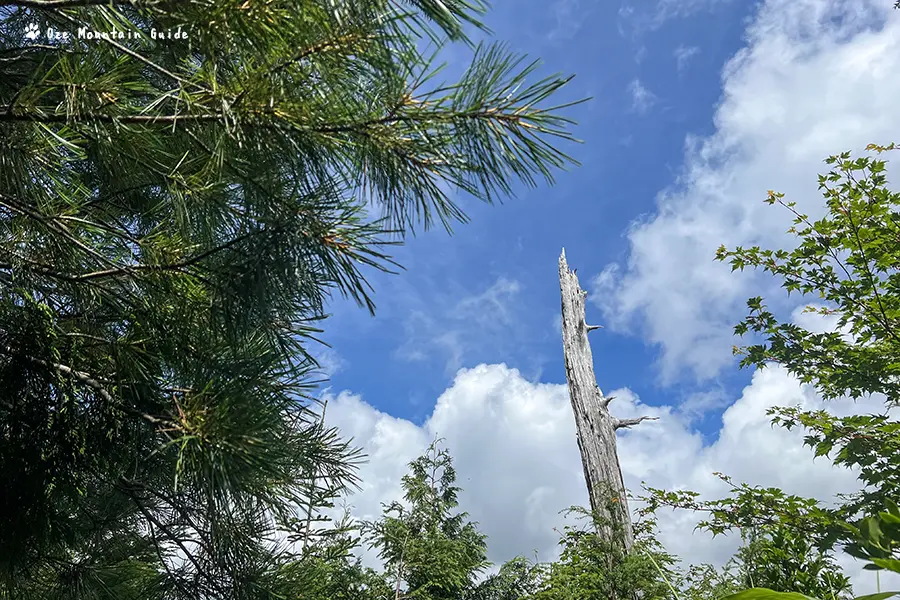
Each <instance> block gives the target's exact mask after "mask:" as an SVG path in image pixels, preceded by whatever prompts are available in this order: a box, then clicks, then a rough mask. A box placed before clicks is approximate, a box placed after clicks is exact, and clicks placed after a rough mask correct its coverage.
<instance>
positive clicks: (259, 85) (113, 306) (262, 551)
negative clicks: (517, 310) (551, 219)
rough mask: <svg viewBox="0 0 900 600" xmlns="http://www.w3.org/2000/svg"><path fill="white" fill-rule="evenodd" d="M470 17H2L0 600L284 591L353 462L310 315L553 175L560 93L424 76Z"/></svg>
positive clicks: (215, 1)
mask: <svg viewBox="0 0 900 600" xmlns="http://www.w3.org/2000/svg"><path fill="white" fill-rule="evenodd" d="M483 9H484V4H483V3H482V2H480V1H479V0H445V1H443V2H439V1H437V0H415V1H413V2H399V1H396V0H365V1H360V2H333V1H332V0H273V1H269V2H253V1H251V2H246V1H245V0H185V1H183V2H108V1H106V0H103V1H101V0H87V1H85V0H71V1H69V0H60V1H56V0H54V1H53V2H40V1H38V2H34V1H28V2H25V1H22V2H17V1H16V0H11V1H8V2H2V3H0V225H2V226H0V468H2V469H3V476H4V480H5V481H6V482H7V483H8V485H4V486H2V489H0V509H2V511H3V516H2V519H0V598H13V597H14V598H16V599H17V600H30V599H32V598H35V599H37V598H40V599H45V598H57V597H66V598H106V597H116V598H129V597H134V598H146V599H150V600H152V599H154V598H156V599H162V598H167V599H175V600H177V599H181V598H201V599H203V600H206V599H224V598H228V599H236V600H240V599H245V598H263V597H277V596H278V595H279V594H280V595H281V597H296V596H297V595H298V594H301V593H302V591H303V590H304V589H306V588H307V586H312V584H311V583H310V579H309V578H308V577H307V575H305V574H309V573H314V572H320V571H321V570H317V567H316V566H315V565H316V564H319V563H317V562H316V561H319V559H318V558H315V556H316V555H315V554H314V553H312V552H313V551H312V549H311V548H314V547H315V544H312V546H310V545H309V544H311V543H312V542H316V541H317V540H319V539H320V538H321V537H322V536H323V535H325V534H326V533H327V531H328V530H329V529H332V527H331V526H330V525H328V524H327V523H326V524H324V525H323V524H322V523H321V518H320V515H321V512H322V510H323V509H325V508H328V507H329V506H330V503H331V502H332V500H333V499H334V498H335V497H336V496H338V495H339V494H341V493H342V492H343V491H345V490H346V489H348V488H350V487H352V486H353V485H354V484H355V483H356V475H355V465H356V462H357V461H358V459H359V458H360V456H359V453H358V452H356V451H355V450H354V449H353V448H351V447H350V446H349V445H348V444H347V443H346V442H345V441H343V440H342V439H341V438H340V436H339V435H338V434H337V432H336V431H334V430H332V429H330V428H327V427H324V426H323V425H322V423H321V419H320V414H319V413H320V412H321V411H320V409H319V408H318V407H317V406H316V405H315V403H314V402H313V401H312V400H311V399H310V391H311V390H312V389H314V388H315V386H316V385H317V384H318V383H319V382H318V381H317V377H318V368H317V365H316V363H315V361H314V360H313V358H312V357H311V356H310V352H309V351H310V345H311V344H314V343H316V341H315V340H316V335H317V334H318V333H319V331H320V330H319V329H318V325H319V322H320V321H321V320H322V319H323V318H324V317H325V313H324V311H325V305H326V303H327V301H328V299H329V298H330V297H331V296H332V295H334V294H344V295H347V296H350V297H352V298H354V299H355V300H357V301H358V302H359V303H360V304H361V305H362V306H365V307H366V308H368V309H369V310H373V309H374V302H373V300H372V290H371V289H370V288H369V286H368V283H367V282H366V280H365V277H364V274H365V272H366V271H368V270H371V269H381V270H389V269H392V268H393V267H394V266H395V265H394V263H393V262H392V260H391V259H390V257H389V256H388V255H387V254H386V247H387V246H388V245H389V244H391V243H394V242H396V241H397V239H396V234H401V235H402V234H404V233H406V232H412V231H414V227H415V226H422V227H428V226H430V225H432V224H434V223H437V222H440V223H443V224H444V225H445V226H446V227H447V228H450V226H451V224H453V223H454V222H459V221H465V214H464V212H463V210H462V209H461V208H460V207H459V206H458V205H457V204H456V203H455V202H453V201H452V200H451V198H452V197H453V193H454V188H456V189H461V190H463V191H465V192H468V194H469V195H471V196H474V197H475V198H478V199H481V200H484V201H493V200H495V199H499V198H501V197H502V196H504V195H506V194H508V193H510V192H511V190H512V188H513V186H514V185H515V184H516V183H517V182H522V183H525V184H533V183H534V182H535V180H536V179H537V178H544V179H548V180H551V179H552V176H553V172H554V171H555V169H557V168H560V167H563V166H565V165H567V164H570V163H571V161H570V160H569V159H568V157H567V156H566V155H565V154H564V153H562V152H561V151H560V150H558V149H557V148H556V147H554V146H553V145H552V142H554V141H560V140H571V139H572V138H571V136H570V134H569V132H568V131H567V127H568V124H569V121H568V120H567V119H566V118H565V117H563V116H562V115H561V113H560V111H559V110H557V109H558V108H559V107H553V106H552V105H551V102H550V98H551V97H552V96H554V95H555V94H556V93H557V92H558V91H559V90H560V88H561V87H562V86H563V85H564V84H565V82H566V81H567V78H562V77H549V78H546V79H539V78H535V71H536V68H537V67H536V64H534V63H526V62H523V60H524V59H523V58H522V57H520V56H517V55H514V54H513V53H511V52H509V51H508V50H507V49H506V48H505V47H503V46H502V45H483V46H479V47H478V48H477V49H475V50H474V51H473V54H472V60H471V64H470V65H469V68H468V70H467V71H466V72H465V74H464V75H463V76H462V78H461V79H460V80H458V81H455V82H449V83H441V82H438V81H437V80H436V74H437V70H438V65H437V64H436V63H435V55H432V54H430V52H431V51H435V52H437V51H439V50H440V49H441V48H442V47H443V46H444V45H445V44H446V43H447V40H448V39H449V40H460V41H466V38H465V35H464V33H463V32H464V26H465V25H466V24H474V25H478V24H479V19H480V16H481V14H482V12H483ZM32 22H33V23H35V24H37V25H38V26H39V30H40V32H41V35H44V33H43V32H46V31H47V29H48V28H52V29H54V30H56V31H68V32H70V33H72V34H73V35H72V36H70V37H69V38H68V39H55V40H45V39H41V40H37V41H31V40H29V39H26V38H25V37H24V32H25V31H26V27H25V26H26V24H28V23H32ZM79 28H85V29H86V30H90V31H101V32H109V31H111V30H116V31H119V32H125V33H132V34H133V33H136V32H144V33H143V34H139V35H134V36H128V37H115V36H113V37H111V38H110V37H107V38H104V39H93V40H88V39H80V38H79V37H78V36H77V35H75V32H76V31H77V30H78V29H79ZM179 28H180V29H182V30H183V31H184V32H186V33H187V38H186V39H167V40H154V39H151V38H150V37H149V36H147V35H146V32H148V31H150V30H151V29H156V30H157V31H165V30H171V31H175V30H177V29H179ZM429 39H430V40H432V41H431V45H430V46H428V44H427V43H425V42H427V40H429ZM38 42H40V43H38ZM426 46H427V47H428V52H429V53H428V54H426V53H424V52H423V51H422V49H423V48H425V47H426ZM308 515H309V516H310V517H311V518H307V516H308ZM476 537H477V536H476ZM301 547H306V550H307V552H306V554H303V552H302V551H301ZM329 556H330V555H329ZM329 560H330V559H329ZM335 560H336V559H335ZM473 560H474V559H473ZM476 562H477V561H476ZM323 564H324V563H323ZM332 566H333V567H334V568H335V569H337V571H335V572H333V573H332V572H331V571H328V572H329V573H332V574H331V575H328V578H332V577H337V578H340V577H344V575H347V576H348V577H349V576H350V574H352V573H356V575H353V577H356V576H357V575H358V574H359V573H358V572H357V571H354V570H353V568H351V567H348V566H347V565H344V566H340V565H339V564H338V563H335V564H334V565H332ZM322 568H325V567H324V566H323V567H322ZM329 568H331V567H329ZM347 569H349V571H348V570H347ZM326 571H327V569H326ZM321 572H325V571H321ZM337 573H343V574H344V575H338V574H337ZM373 585H374V584H373ZM313 587H315V586H313ZM316 589H318V588H316ZM323 589H324V588H323ZM329 589H331V588H329ZM321 593H322V594H324V595H325V596H327V597H328V595H329V594H337V592H336V591H334V590H333V589H332V590H331V591H322V592H321ZM333 597H338V596H333Z"/></svg>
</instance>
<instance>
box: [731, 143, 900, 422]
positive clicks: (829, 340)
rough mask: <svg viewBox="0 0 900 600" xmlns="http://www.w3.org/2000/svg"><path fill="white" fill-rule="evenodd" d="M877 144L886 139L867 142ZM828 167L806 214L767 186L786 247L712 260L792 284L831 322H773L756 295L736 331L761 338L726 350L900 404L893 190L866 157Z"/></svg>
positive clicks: (844, 157) (897, 203) (897, 197)
mask: <svg viewBox="0 0 900 600" xmlns="http://www.w3.org/2000/svg"><path fill="white" fill-rule="evenodd" d="M870 149H873V150H876V151H877V152H884V151H888V150H893V149H894V146H893V145H890V146H886V147H879V146H874V145H873V146H870ZM825 162H826V163H827V164H829V165H832V166H833V169H832V170H831V171H829V172H828V173H827V174H826V175H820V176H819V188H820V189H821V190H822V193H823V196H824V198H825V204H826V207H827V209H828V213H827V214H826V215H825V216H824V217H822V218H821V219H819V220H817V221H815V222H812V221H810V219H809V217H808V216H807V215H805V214H802V213H800V212H799V211H797V209H796V208H795V206H796V204H795V203H794V202H784V200H783V197H784V195H783V194H779V193H776V192H771V191H770V192H769V197H768V199H767V200H766V202H767V203H769V204H775V203H778V204H780V205H781V206H783V207H785V208H787V209H788V210H789V211H790V212H791V213H793V215H794V223H793V226H792V227H791V228H790V230H789V232H790V233H793V234H794V235H795V236H796V237H797V238H798V240H799V243H798V246H797V247H796V248H795V249H794V250H791V251H787V250H762V249H760V248H759V247H758V246H754V247H752V248H747V249H745V248H740V247H739V248H736V249H734V250H731V251H729V250H726V249H725V248H724V247H722V248H720V249H719V251H718V253H717V255H716V258H717V260H721V261H728V262H730V263H731V266H732V269H743V268H744V267H746V266H751V267H754V268H759V269H762V270H764V271H767V272H769V273H772V274H773V275H774V276H776V277H777V278H778V279H780V280H781V281H782V286H783V287H784V288H785V289H786V290H787V291H788V293H791V292H795V291H796V292H800V293H801V294H803V295H810V294H811V295H815V296H817V298H818V299H819V300H820V301H824V302H825V306H815V305H813V306H809V307H807V310H808V311H809V312H814V313H818V314H822V315H829V316H831V315H833V316H835V317H836V330H835V331H828V332H825V333H812V332H809V331H807V330H805V329H803V328H802V327H799V326H797V325H794V324H793V323H781V322H779V321H778V319H777V318H776V317H775V315H774V314H773V313H772V312H771V311H769V310H768V309H767V308H766V305H765V304H764V302H763V300H762V298H759V297H757V298H751V299H750V300H748V301H747V306H748V308H749V309H750V310H749V315H748V316H747V318H746V319H744V320H743V321H741V323H739V324H738V325H737V326H736V327H735V333H736V334H738V335H744V334H746V333H748V332H752V333H755V334H759V335H762V336H763V337H764V338H765V341H764V342H763V343H761V344H754V345H751V346H748V347H745V348H736V349H735V351H736V352H737V353H739V354H742V355H743V359H742V361H741V365H742V366H750V365H753V366H756V367H760V368H762V367H764V366H765V365H766V364H768V363H771V362H775V363H778V364H780V365H783V366H784V367H785V368H786V369H787V370H788V371H789V372H791V373H792V374H793V375H795V376H797V377H798V378H799V379H800V380H801V381H803V382H804V383H812V384H814V385H815V387H816V389H817V390H818V391H819V392H820V393H821V394H822V395H823V397H825V398H826V399H831V398H838V397H841V396H850V397H852V398H859V397H860V396H862V395H864V394H866V395H868V394H876V393H877V394H883V395H884V396H885V397H886V400H887V403H888V404H897V403H898V402H900V387H898V386H900V378H898V377H897V375H898V374H900V329H898V324H900V273H898V272H897V266H898V264H900V239H898V237H897V230H898V226H900V211H898V207H900V194H897V193H895V192H892V191H890V190H888V189H887V188H886V187H885V186H886V182H887V177H886V163H885V161H883V160H878V159H875V158H872V157H861V158H857V159H852V158H851V157H850V153H849V152H845V153H843V154H841V155H839V156H832V157H830V158H828V159H827V160H826V161H825Z"/></svg>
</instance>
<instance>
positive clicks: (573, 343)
mask: <svg viewBox="0 0 900 600" xmlns="http://www.w3.org/2000/svg"><path fill="white" fill-rule="evenodd" d="M559 289H560V293H561V295H562V336H563V352H564V353H565V360H566V380H567V381H568V382H569V399H570V400H571V401H572V411H573V412H574V413H575V427H576V430H577V435H578V449H579V450H580V451H581V463H582V465H583V466H584V479H585V481H586V482H587V488H588V497H589V498H590V502H591V509H592V510H593V511H594V512H595V513H598V514H600V515H601V516H603V517H605V518H606V519H607V520H608V521H609V522H614V521H620V522H621V524H622V528H623V538H622V543H623V544H624V546H625V550H626V551H628V550H630V549H631V545H632V542H633V541H634V534H633V532H632V528H631V515H630V513H629V512H628V501H627V499H626V496H625V484H624V482H623V481H622V469H621V467H620V466H619V456H618V454H617V453H616V430H617V429H621V428H622V427H631V426H632V425H637V424H638V423H640V422H641V421H644V420H647V419H652V418H655V417H639V418H637V419H617V418H616V417H614V416H612V415H611V414H609V410H608V407H609V402H610V400H612V399H613V398H612V396H604V395H603V392H601V391H600V387H599V386H598V385H597V380H596V378H595V376H594V358H593V356H592V355H591V344H590V342H589V341H588V336H587V334H588V332H589V331H593V330H595V329H599V326H597V325H588V324H587V323H586V322H585V313H584V301H585V298H586V297H587V292H585V291H584V290H582V289H581V288H580V287H579V286H578V277H577V276H576V275H575V272H574V271H571V270H569V265H568V264H566V251H565V249H563V251H562V254H560V256H559ZM610 494H613V497H612V498H610ZM614 506H619V507H620V510H618V511H611V510H610V507H614ZM612 512H617V513H618V514H611V513H612ZM604 529H605V531H601V532H599V533H601V534H605V535H607V536H609V537H611V536H612V530H611V529H610V528H609V527H604Z"/></svg>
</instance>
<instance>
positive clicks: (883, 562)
mask: <svg viewBox="0 0 900 600" xmlns="http://www.w3.org/2000/svg"><path fill="white" fill-rule="evenodd" d="M886 506H887V510H884V511H880V512H879V513H878V514H877V515H873V516H870V517H866V518H864V519H862V520H861V521H860V522H859V523H857V524H856V525H850V524H845V527H846V528H847V530H848V531H849V532H850V534H851V535H852V536H853V541H852V542H851V543H850V544H848V545H847V546H846V548H845V550H846V551H847V554H849V555H850V556H855V557H856V558H861V559H864V560H868V561H870V562H869V564H867V565H866V566H865V568H866V569H868V570H870V571H880V570H882V569H885V570H888V571H893V572H894V573H900V508H898V507H897V503H896V502H893V501H890V500H888V501H887V502H886Z"/></svg>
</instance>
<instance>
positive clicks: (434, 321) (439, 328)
mask: <svg viewBox="0 0 900 600" xmlns="http://www.w3.org/2000/svg"><path fill="white" fill-rule="evenodd" d="M521 287H522V286H521V285H520V284H519V282H518V281H515V280H512V279H507V278H505V277H498V278H497V280H496V281H495V282H494V283H493V284H491V285H490V287H488V288H487V289H486V290H484V291H482V292H476V293H468V294H466V295H463V296H462V297H461V298H460V299H458V300H456V301H450V300H448V299H447V298H446V297H443V298H442V297H439V296H434V297H433V298H432V301H431V302H430V303H429V305H428V306H425V305H424V304H423V305H422V306H421V307H419V308H416V309H413V310H411V311H410V312H409V314H408V316H407V317H406V319H405V321H404V324H403V327H404V329H405V332H406V339H405V341H404V343H403V344H402V345H401V346H400V347H399V348H398V349H397V351H396V353H397V356H399V357H400V358H404V359H406V360H409V361H423V360H427V359H428V358H429V357H432V356H435V354H437V355H438V356H440V357H442V358H443V360H444V365H445V370H446V371H447V373H448V374H453V373H455V372H456V371H457V370H459V369H460V368H461V367H462V366H464V363H465V360H466V355H467V353H468V352H470V351H472V350H474V349H480V348H483V347H485V345H486V344H493V345H499V346H504V345H505V344H506V343H508V342H510V341H511V340H512V338H513V337H514V331H511V326H512V324H513V317H514V315H515V307H514V304H513V303H514V300H515V299H516V297H517V295H518V294H519V292H520V290H521Z"/></svg>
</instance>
